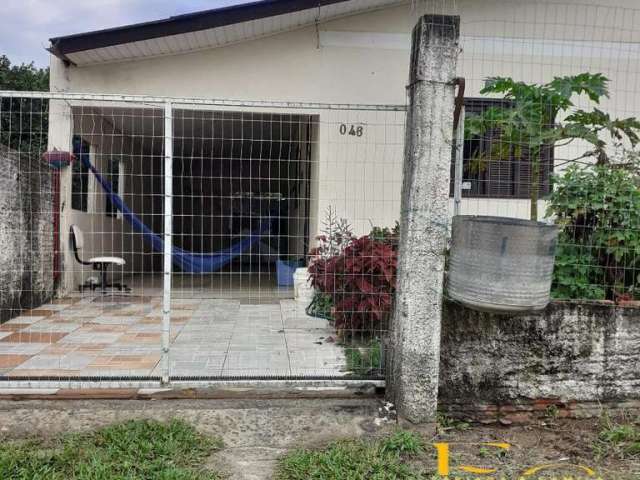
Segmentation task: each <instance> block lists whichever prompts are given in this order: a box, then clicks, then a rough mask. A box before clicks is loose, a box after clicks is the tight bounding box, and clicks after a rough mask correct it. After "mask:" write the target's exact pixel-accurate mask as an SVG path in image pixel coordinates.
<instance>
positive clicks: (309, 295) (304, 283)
mask: <svg viewBox="0 0 640 480" xmlns="http://www.w3.org/2000/svg"><path fill="white" fill-rule="evenodd" d="M293 294H294V298H295V299H296V301H298V302H303V303H306V304H307V305H308V304H310V303H311V301H312V300H313V294H314V289H313V287H312V286H311V280H310V279H309V271H308V270H307V269H306V268H303V267H301V268H298V269H296V271H295V272H294V274H293Z"/></svg>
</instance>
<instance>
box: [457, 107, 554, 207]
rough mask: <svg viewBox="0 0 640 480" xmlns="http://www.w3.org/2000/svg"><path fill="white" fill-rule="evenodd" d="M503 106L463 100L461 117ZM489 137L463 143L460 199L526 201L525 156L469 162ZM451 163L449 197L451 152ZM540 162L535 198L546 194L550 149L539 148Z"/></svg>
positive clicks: (528, 184) (528, 182) (486, 146)
mask: <svg viewBox="0 0 640 480" xmlns="http://www.w3.org/2000/svg"><path fill="white" fill-rule="evenodd" d="M496 104H498V105H500V104H502V105H504V101H503V100H493V99H485V98H483V99H476V98H466V99H465V101H464V105H465V115H473V114H474V113H479V112H482V111H483V110H484V109H486V108H488V107H491V106H495V105H496ZM492 140H493V139H492V138H491V135H487V136H486V137H483V138H480V137H476V138H471V139H468V140H465V141H464V150H463V167H464V168H463V172H462V181H463V189H462V196H463V198H464V197H472V198H482V197H484V198H529V194H530V190H531V160H530V158H529V156H528V153H527V152H526V151H525V152H522V154H521V155H520V157H516V156H515V155H512V156H511V157H510V158H509V159H508V160H506V159H502V160H489V161H473V159H474V157H476V155H477V153H478V151H487V150H488V149H489V147H490V145H491V142H492ZM453 157H454V158H453V159H452V162H451V186H450V195H451V196H453V182H454V172H455V152H454V155H453ZM541 157H542V158H541V160H540V187H539V195H540V197H541V198H542V197H544V196H545V195H547V194H548V193H549V192H550V176H551V173H552V172H553V145H547V146H545V147H543V148H542V155H541Z"/></svg>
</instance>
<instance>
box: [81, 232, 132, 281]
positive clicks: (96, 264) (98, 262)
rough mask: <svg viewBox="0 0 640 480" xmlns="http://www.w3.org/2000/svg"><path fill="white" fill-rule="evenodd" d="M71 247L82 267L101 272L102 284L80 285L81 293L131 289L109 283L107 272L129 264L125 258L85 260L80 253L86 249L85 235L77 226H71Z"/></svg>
mask: <svg viewBox="0 0 640 480" xmlns="http://www.w3.org/2000/svg"><path fill="white" fill-rule="evenodd" d="M70 233H71V246H72V247H73V253H74V255H75V257H76V260H77V261H78V263H81V264H82V265H91V267H92V268H93V269H94V270H96V271H98V272H100V283H99V284H88V285H87V284H85V285H80V286H79V289H80V291H82V290H84V289H85V288H87V287H89V288H91V290H92V291H93V290H95V289H96V288H98V287H100V290H102V293H103V294H105V293H107V288H117V289H118V290H120V291H122V290H126V291H128V290H129V288H128V287H127V286H126V285H122V284H121V283H107V270H108V269H109V266H111V265H125V264H126V263H127V262H126V261H125V260H124V258H120V257H93V258H90V259H89V260H83V259H82V258H81V257H80V251H81V250H82V249H83V248H84V235H83V233H82V230H80V228H79V227H78V226H77V225H71V232H70Z"/></svg>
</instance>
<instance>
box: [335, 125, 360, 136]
mask: <svg viewBox="0 0 640 480" xmlns="http://www.w3.org/2000/svg"><path fill="white" fill-rule="evenodd" d="M339 131H340V135H351V136H352V137H361V136H362V135H364V127H363V126H362V125H347V124H346V123H341V124H340V130H339Z"/></svg>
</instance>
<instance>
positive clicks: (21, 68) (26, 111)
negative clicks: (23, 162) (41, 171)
mask: <svg viewBox="0 0 640 480" xmlns="http://www.w3.org/2000/svg"><path fill="white" fill-rule="evenodd" d="M0 90H20V91H28V90H36V91H48V90H49V69H48V68H37V67H36V66H35V65H34V64H33V63H29V64H21V65H12V64H11V62H10V60H9V59H8V58H7V57H6V56H5V55H0ZM48 128H49V103H48V101H47V100H41V99H30V98H8V97H4V98H1V99H0V144H2V145H5V146H7V147H9V148H11V149H13V150H15V151H18V152H20V153H23V154H27V155H30V156H33V157H36V156H39V155H40V154H41V153H42V152H43V151H44V150H45V149H46V146H47V133H48Z"/></svg>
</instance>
